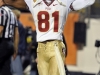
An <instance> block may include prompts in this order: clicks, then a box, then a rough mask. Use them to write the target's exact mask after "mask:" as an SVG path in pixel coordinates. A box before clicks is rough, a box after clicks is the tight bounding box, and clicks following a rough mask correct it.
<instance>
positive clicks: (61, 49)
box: [37, 40, 65, 75]
mask: <svg viewBox="0 0 100 75" xmlns="http://www.w3.org/2000/svg"><path fill="white" fill-rule="evenodd" d="M64 53H65V45H64V44H63V42H62V41H58V40H56V41H46V42H39V43H38V48H37V60H38V64H37V67H38V72H39V75H65V69H64V60H65V54H64Z"/></svg>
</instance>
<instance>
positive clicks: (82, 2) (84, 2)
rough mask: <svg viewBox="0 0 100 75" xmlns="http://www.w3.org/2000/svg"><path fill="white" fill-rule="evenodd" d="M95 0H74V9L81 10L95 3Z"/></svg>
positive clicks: (72, 6)
mask: <svg viewBox="0 0 100 75" xmlns="http://www.w3.org/2000/svg"><path fill="white" fill-rule="evenodd" d="M94 2H95V0H74V2H73V3H72V4H71V9H72V10H80V9H82V8H85V7H88V6H90V5H92V4H94Z"/></svg>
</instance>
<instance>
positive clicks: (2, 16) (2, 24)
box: [0, 8, 8, 26]
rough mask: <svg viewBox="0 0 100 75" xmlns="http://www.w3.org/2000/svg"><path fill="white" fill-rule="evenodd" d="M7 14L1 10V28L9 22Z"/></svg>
mask: <svg viewBox="0 0 100 75" xmlns="http://www.w3.org/2000/svg"><path fill="white" fill-rule="evenodd" d="M7 17H8V16H7V13H6V11H5V10H4V9H2V8H1V9H0V26H4V25H5V23H6V20H7Z"/></svg>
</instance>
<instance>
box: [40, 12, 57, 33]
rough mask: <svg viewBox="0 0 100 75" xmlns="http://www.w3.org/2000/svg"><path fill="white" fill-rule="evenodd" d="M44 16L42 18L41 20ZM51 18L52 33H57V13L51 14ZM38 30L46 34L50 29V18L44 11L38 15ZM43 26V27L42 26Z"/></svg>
mask: <svg viewBox="0 0 100 75" xmlns="http://www.w3.org/2000/svg"><path fill="white" fill-rule="evenodd" d="M43 16H44V18H42V17H43ZM52 17H54V32H58V23H59V12H58V11H55V12H54V13H52ZM38 20H39V21H38V29H39V31H41V32H47V31H48V30H49V27H50V22H49V20H50V16H49V13H48V12H46V11H41V12H39V13H38ZM43 24H44V27H42V25H43Z"/></svg>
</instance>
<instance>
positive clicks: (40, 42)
mask: <svg viewBox="0 0 100 75" xmlns="http://www.w3.org/2000/svg"><path fill="white" fill-rule="evenodd" d="M52 41H55V40H46V41H43V42H40V43H44V44H46V43H47V42H52Z"/></svg>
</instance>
